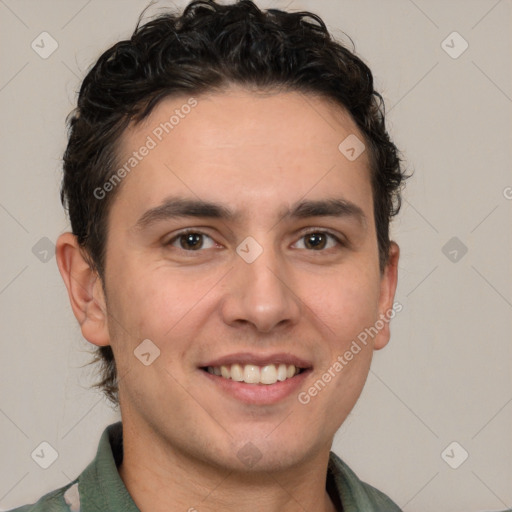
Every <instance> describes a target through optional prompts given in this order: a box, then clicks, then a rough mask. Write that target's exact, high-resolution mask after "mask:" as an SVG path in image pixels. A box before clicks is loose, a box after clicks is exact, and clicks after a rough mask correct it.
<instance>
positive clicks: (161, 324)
mask: <svg viewBox="0 0 512 512" xmlns="http://www.w3.org/2000/svg"><path fill="white" fill-rule="evenodd" d="M218 280H219V278H218V276H217V275H216V274H215V275H213V274H210V275H207V276H204V277H201V279H198V276H197V273H194V272H192V271H191V269H172V268H170V267H167V268H166V267H165V266H162V265H161V264H160V265H155V266H154V267H152V266H151V263H149V264H148V262H144V263H143V262H140V263H136V262H135V263H134V264H132V265H128V264H126V265H125V266H124V268H123V272H122V273H119V274H118V275H117V276H115V282H114V280H112V281H111V286H110V289H111V290H114V291H115V296H114V297H113V300H112V308H111V309H112V312H113V314H114V315H117V317H116V318H118V320H119V323H121V324H122V326H123V327H124V326H126V331H128V332H129V334H130V335H132V337H134V338H136V339H138V340H142V339H146V338H149V339H151V340H152V341H154V342H155V343H157V344H158V345H159V346H165V343H166V341H167V340H168V338H171V337H173V335H175V333H176V332H179V331H180V329H183V328H184V326H186V325H187V323H188V322H189V321H190V318H191V317H193V316H194V312H195V310H196V309H197V308H200V307H201V301H202V300H203V298H204V296H205V294H206V293H207V292H208V290H209V289H210V288H212V287H213V286H214V285H215V283H216V282H217V281H218ZM139 342H140V341H139Z"/></svg>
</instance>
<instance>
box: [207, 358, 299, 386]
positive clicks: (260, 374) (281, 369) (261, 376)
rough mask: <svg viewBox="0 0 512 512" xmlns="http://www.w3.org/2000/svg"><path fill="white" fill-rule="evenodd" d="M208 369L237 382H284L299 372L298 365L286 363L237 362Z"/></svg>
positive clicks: (214, 373)
mask: <svg viewBox="0 0 512 512" xmlns="http://www.w3.org/2000/svg"><path fill="white" fill-rule="evenodd" d="M206 370H207V371H208V373H211V374H213V375H217V376H219V377H223V378H225V379H231V380H235V381H237V382H246V383H247V384H275V383H276V382H277V381H279V382H283V381H284V380H286V379H290V378H292V377H294V376H295V375H297V373H299V369H298V368H297V367H296V366H294V365H293V364H289V365H286V364H284V363H281V364H279V365H277V367H276V365H275V364H268V365H266V366H261V367H260V366H257V365H254V364H246V365H240V364H237V363H235V364H232V365H231V366H225V365H223V366H220V367H218V366H215V367H214V366H208V367H207V368H206Z"/></svg>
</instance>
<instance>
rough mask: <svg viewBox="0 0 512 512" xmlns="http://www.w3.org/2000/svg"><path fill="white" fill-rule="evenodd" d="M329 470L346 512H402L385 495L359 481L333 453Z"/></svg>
mask: <svg viewBox="0 0 512 512" xmlns="http://www.w3.org/2000/svg"><path fill="white" fill-rule="evenodd" d="M329 470H330V471H331V472H332V474H333V476H334V479H335V482H336V486H337V488H338V491H339V493H340V497H341V500H342V503H343V506H344V507H345V509H346V510H365V511H379V512H402V511H401V509H400V507H399V506H398V505H397V504H396V503H395V502H394V501H393V500H392V499H391V498H389V497H388V496H387V495H386V494H384V493H383V492H381V491H379V490H378V489H376V488H375V487H373V486H372V485H370V484H367V483H366V482H363V481H362V480H360V479H359V478H358V477H357V475H356V474H355V473H354V472H353V471H352V470H351V469H350V468H349V467H348V466H347V464H345V462H343V461H342V460H341V459H340V457H338V456H337V455H336V454H335V453H334V452H331V453H330V457H329Z"/></svg>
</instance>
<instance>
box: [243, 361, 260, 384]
mask: <svg viewBox="0 0 512 512" xmlns="http://www.w3.org/2000/svg"><path fill="white" fill-rule="evenodd" d="M259 381H260V369H259V368H258V367H257V366H254V365H252V364H246V365H245V366H244V382H247V383H248V384H258V382H259Z"/></svg>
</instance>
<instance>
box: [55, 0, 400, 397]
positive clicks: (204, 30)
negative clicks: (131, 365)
mask: <svg viewBox="0 0 512 512" xmlns="http://www.w3.org/2000/svg"><path fill="white" fill-rule="evenodd" d="M144 12H145V11H144ZM144 12H143V13H142V14H141V16H140V18H139V20H138V23H137V26H136V28H135V31H134V32H133V34H132V36H131V38H130V39H128V40H124V41H120V42H118V43H117V44H115V45H114V46H112V47H111V48H109V49H108V50H106V51H105V52H104V53H103V54H102V55H101V56H100V58H99V59H98V61H97V62H96V63H95V64H94V66H93V67H92V69H90V71H89V72H88V73H87V76H86V77H85V79H84V80H83V82H82V85H81V88H80V92H79V96H78V102H77V107H76V108H75V109H74V110H73V111H72V112H71V114H70V115H69V116H68V144H67V148H66V150H65V153H64V157H63V169H64V176H63V180H62V188H61V201H62V204H63V206H64V208H65V209H67V211H68V214H69V218H70V222H71V228H72V232H73V234H74V235H75V236H76V238H77V241H78V243H79V245H80V247H81V248H83V249H84V254H85V256H86V257H87V258H88V262H89V264H90V265H91V268H92V269H93V270H95V271H96V272H97V274H98V275H99V277H100V278H101V280H102V283H103V284H104V270H105V266H104V264H105V246H106V237H107V232H108V231H107V224H108V212H109V208H110V206H111V204H112V201H113V199H114V197H115V196H116V191H115V190H114V191H112V192H110V193H109V194H107V195H106V196H105V197H104V198H102V199H101V200H99V199H98V198H97V197H96V196H95V194H94V193H93V191H94V190H96V189H97V188H98V187H101V186H102V185H103V184H104V183H105V182H107V181H108V180H109V179H110V178H111V177H112V176H113V174H114V172H115V170H116V164H117V156H116V151H117V149H118V144H119V141H120V138H121V136H122V134H123V132H124V130H125V129H126V128H127V127H128V126H129V125H130V123H132V124H137V123H140V122H141V121H142V120H144V119H145V118H146V117H147V116H148V115H149V114H150V113H151V112H152V110H153V109H154V108H155V106H156V105H157V104H158V103H159V102H160V101H161V100H162V99H164V98H167V97H170V96H173V95H183V94H193V95H200V94H201V93H210V92H221V91H223V90H226V88H227V87H228V86H229V85H232V84H234V85H241V86H244V87H245V88H248V89H252V90H255V91H258V90H260V91H276V90H277V91H285V92H287V91H294V92H301V93H304V94H310V95H315V96H321V97H323V98H325V99H327V100H329V101H333V102H334V103H336V104H338V105H341V106H342V107H344V109H345V110H346V111H348V112H349V113H350V115H351V116H352V118H353V120H354V121H355V122H356V124H357V126H358V127H359V129H360V131H361V133H362V134H363V136H364V138H365V145H366V146H367V148H368V154H369V156H370V166H371V169H370V171H371V185H372V194H373V205H374V216H375V225H376V231H377V241H378V248H379V264H380V268H381V271H383V269H384V268H385V265H386V263H387V258H388V253H389V247H390V239H389V223H390V220H391V218H392V217H393V216H394V215H396V214H397V213H398V211H399V209H400V194H401V185H402V183H403V181H404V179H405V178H406V177H407V176H406V175H405V173H404V172H403V170H402V166H401V159H400V157H399V152H398V150H397V148H396V146H395V145H394V143H393V142H392V141H391V140H390V137H389V135H388V133H387V130H386V127H385V111H384V103H383V100H382V97H381V95H380V94H379V93H378V92H376V91H375V90H374V85H373V76H372V73H371V71H370V69H369V68H368V66H367V65H366V64H365V63H364V62H363V61H362V60H361V59H360V58H359V57H357V56H356V55H355V54H354V53H353V51H351V50H350V49H348V48H347V47H346V46H344V45H343V44H342V43H341V42H338V41H336V40H335V39H334V38H333V37H332V36H331V35H330V34H329V32H328V30H327V28H326V26H325V24H324V22H323V21H322V19H321V18H320V17H319V16H318V15H316V14H313V13H311V12H307V11H303V12H285V11H282V10H278V9H268V10H266V11H262V10H260V9H259V8H258V7H257V6H256V5H255V4H254V3H253V2H252V1H251V0H239V1H238V2H236V3H234V4H231V5H220V4H218V3H216V2H215V1H214V0H195V1H192V2H190V3H189V4H188V5H187V6H186V8H185V9H184V10H183V12H182V13H181V14H180V13H169V12H168V13H165V14H161V15H159V16H157V17H155V18H153V19H151V20H149V21H147V22H146V23H145V24H141V20H142V17H143V14H144ZM95 351H96V353H95V358H94V360H93V361H91V363H96V362H100V363H101V367H100V373H101V381H100V382H98V383H96V384H94V386H95V387H98V388H100V389H101V390H102V391H103V392H104V394H105V395H106V397H107V398H108V399H109V400H110V401H111V402H113V403H114V404H115V405H118V404H119V400H118V381H117V372H116V364H115V360H114V355H113V352H112V349H111V347H110V346H104V347H98V348H97V349H95Z"/></svg>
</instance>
